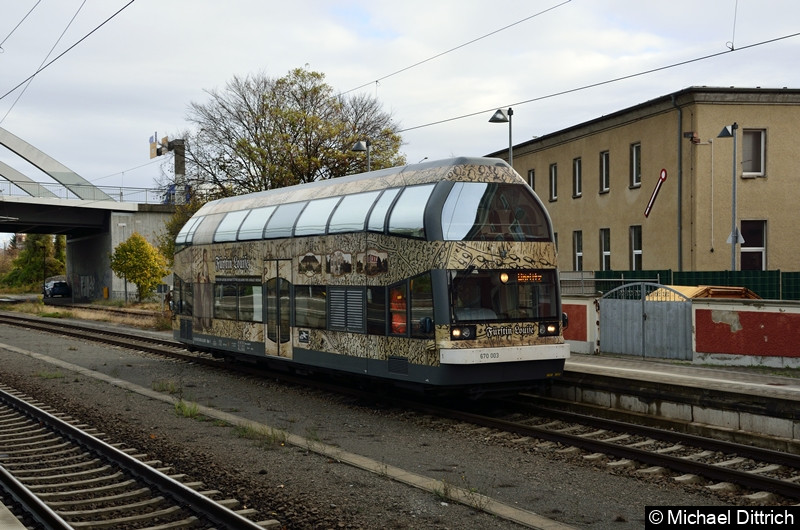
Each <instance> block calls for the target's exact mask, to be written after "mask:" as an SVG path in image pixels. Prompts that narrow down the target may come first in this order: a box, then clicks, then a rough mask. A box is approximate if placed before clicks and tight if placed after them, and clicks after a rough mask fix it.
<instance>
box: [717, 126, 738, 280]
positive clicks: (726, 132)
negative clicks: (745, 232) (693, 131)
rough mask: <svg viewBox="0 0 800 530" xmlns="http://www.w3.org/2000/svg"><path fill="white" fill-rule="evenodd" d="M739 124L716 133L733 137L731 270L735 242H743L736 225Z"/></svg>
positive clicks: (734, 255) (729, 238) (733, 268)
mask: <svg viewBox="0 0 800 530" xmlns="http://www.w3.org/2000/svg"><path fill="white" fill-rule="evenodd" d="M738 128H739V124H737V123H736V122H733V125H726V126H725V127H723V128H722V131H720V133H719V134H718V135H717V138H733V177H732V180H733V185H732V186H731V195H732V197H731V235H730V236H728V243H730V245H731V271H735V270H736V243H744V239H742V235H741V234H740V233H739V227H738V226H736V130H737V129H738Z"/></svg>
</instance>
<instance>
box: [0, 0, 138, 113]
mask: <svg viewBox="0 0 800 530" xmlns="http://www.w3.org/2000/svg"><path fill="white" fill-rule="evenodd" d="M135 1H136V0H130V2H128V3H127V4H125V5H124V6H122V7H121V8H119V9H118V10H117V11H116V12H115V13H114V14H113V15H111V16H110V17H108V18H107V19H105V20H104V21H103V22H101V23H100V24H99V25H98V26H97V27H95V28H94V29H93V30H92V31H90V32H89V33H87V34H86V35H84V36H83V37H81V38H80V39H78V40H77V41H76V42H75V43H74V44H72V46H70V47H69V48H67V49H66V50H64V51H63V52H61V53H60V54H58V55H57V56H56V57H55V58H53V60H52V61H50V62H48V63H47V64H45V65H43V66H41V67H39V69H38V70H36V71H35V72H33V73H32V74H31V75H29V76H28V77H27V78H25V79H23V80H22V81H21V82H20V83H19V84H17V85H16V86H15V87H14V88H12V89H11V90H9V91H8V92H6V93H5V94H3V95H2V96H0V99H5V98H6V97H7V96H8V95H9V94H11V93H12V92H14V91H15V90H16V89H18V88H19V87H21V86H22V85H24V84H25V83H27V82H28V81H29V80H31V79H33V78H34V77H36V76H37V75H39V73H41V72H42V71H43V70H44V69H45V68H47V67H48V66H50V65H51V64H53V63H54V62H56V61H58V60H59V59H61V58H62V57H63V56H64V55H66V54H67V53H69V52H70V51H71V50H72V49H73V48H75V47H76V46H77V45H78V44H80V43H81V42H83V41H85V40H86V39H87V38H89V36H91V35H92V34H93V33H94V32H95V31H97V30H99V29H100V28H102V27H103V26H105V25H106V24H108V22H109V21H111V19H113V18H114V17H116V16H117V15H119V14H120V13H122V12H123V11H124V10H125V9H126V8H128V7H129V6H130V5H131V4H133V3H134V2H135Z"/></svg>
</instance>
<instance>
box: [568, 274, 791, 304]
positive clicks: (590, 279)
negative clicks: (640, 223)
mask: <svg viewBox="0 0 800 530" xmlns="http://www.w3.org/2000/svg"><path fill="white" fill-rule="evenodd" d="M643 281H644V282H654V283H661V284H665V285H692V286H699V285H715V286H725V287H746V288H748V289H750V290H751V291H753V292H754V293H756V294H757V295H758V296H760V297H761V298H764V299H767V300H800V272H782V271H672V270H668V269H667V270H648V271H562V272H561V294H563V295H567V296H570V295H572V296H600V295H602V294H603V293H607V292H609V291H611V290H612V289H614V288H616V287H618V286H620V285H624V284H627V283H633V282H643Z"/></svg>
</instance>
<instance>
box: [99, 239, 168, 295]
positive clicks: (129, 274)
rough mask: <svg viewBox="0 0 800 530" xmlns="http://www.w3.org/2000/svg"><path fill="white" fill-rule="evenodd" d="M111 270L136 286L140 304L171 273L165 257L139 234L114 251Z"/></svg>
mask: <svg viewBox="0 0 800 530" xmlns="http://www.w3.org/2000/svg"><path fill="white" fill-rule="evenodd" d="M111 270H112V271H114V274H116V275H117V276H118V277H120V278H125V279H126V280H127V281H129V282H131V283H133V284H134V285H136V289H137V290H138V297H139V301H140V302H141V301H142V300H144V299H145V298H147V297H149V296H150V295H151V294H153V292H154V291H155V290H156V287H158V285H159V284H160V283H161V280H162V278H164V276H166V275H167V274H168V273H169V271H168V270H167V267H166V260H165V259H164V256H162V255H161V253H160V252H159V251H158V250H157V249H156V248H155V247H153V245H151V244H150V243H148V242H147V240H145V238H144V237H142V236H141V235H140V234H139V233H138V232H134V233H133V234H132V235H131V237H129V238H128V239H127V240H126V241H123V242H122V243H120V244H119V245H117V248H115V249H114V253H113V254H112V255H111Z"/></svg>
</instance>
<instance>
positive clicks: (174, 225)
mask: <svg viewBox="0 0 800 530" xmlns="http://www.w3.org/2000/svg"><path fill="white" fill-rule="evenodd" d="M202 205H203V202H202V201H201V200H200V199H199V198H198V197H195V196H193V197H192V200H191V201H190V202H187V203H185V204H177V205H175V213H173V214H172V216H171V217H170V218H169V219H168V220H167V222H166V223H164V231H163V232H161V233H160V234H159V235H158V236H157V239H158V250H159V252H161V255H162V256H164V258H166V260H167V266H169V267H172V265H173V258H174V256H175V237H176V236H177V235H178V232H180V231H181V228H183V225H185V224H186V222H187V221H188V220H189V218H191V217H192V215H194V213H195V212H196V211H197V210H199V209H200V207H201V206H202Z"/></svg>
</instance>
